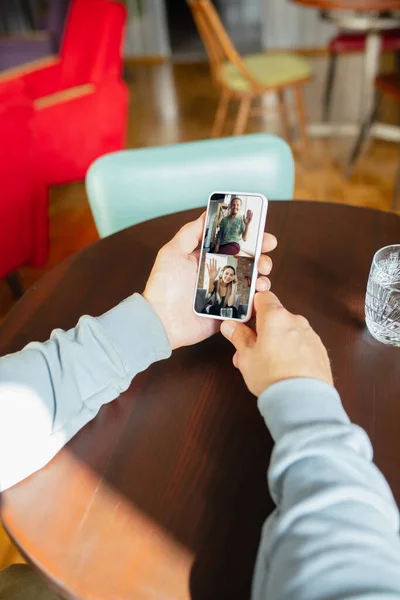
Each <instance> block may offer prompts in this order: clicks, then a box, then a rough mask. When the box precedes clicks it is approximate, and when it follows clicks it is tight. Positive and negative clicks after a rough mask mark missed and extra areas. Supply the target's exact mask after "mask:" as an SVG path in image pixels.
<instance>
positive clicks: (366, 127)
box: [346, 96, 381, 179]
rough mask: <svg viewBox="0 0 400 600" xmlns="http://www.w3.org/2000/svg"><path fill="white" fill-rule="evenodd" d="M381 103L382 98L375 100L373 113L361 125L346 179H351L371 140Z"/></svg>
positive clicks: (378, 97)
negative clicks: (370, 135)
mask: <svg viewBox="0 0 400 600" xmlns="http://www.w3.org/2000/svg"><path fill="white" fill-rule="evenodd" d="M380 103H381V97H380V96H377V97H376V99H375V104H374V106H373V109H372V111H371V113H370V114H369V115H368V117H367V118H366V119H365V121H364V123H363V124H362V125H361V128H360V133H359V135H358V138H357V140H356V143H355V144H354V147H353V150H352V151H351V154H350V158H349V160H348V163H347V167H346V177H347V178H348V179H350V177H351V174H352V172H353V169H354V165H355V164H356V162H357V160H358V158H359V157H360V154H361V153H362V151H363V150H364V147H365V143H366V142H367V140H368V138H369V134H370V132H371V128H372V125H373V124H374V123H375V121H376V119H377V117H378V113H379V108H380Z"/></svg>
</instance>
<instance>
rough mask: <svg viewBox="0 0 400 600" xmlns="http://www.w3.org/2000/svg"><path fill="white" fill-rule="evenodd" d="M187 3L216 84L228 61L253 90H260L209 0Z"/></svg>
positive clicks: (188, 0) (191, 0) (192, 0)
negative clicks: (222, 68)
mask: <svg viewBox="0 0 400 600" xmlns="http://www.w3.org/2000/svg"><path fill="white" fill-rule="evenodd" d="M187 3H188V4H189V7H190V9H191V11H192V14H193V18H194V20H195V23H196V26H197V29H198V31H199V34H200V37H201V39H202V40H203V44H204V46H205V49H206V52H207V56H208V59H209V62H210V68H211V73H212V75H213V77H214V79H215V81H216V83H217V84H221V74H222V70H221V67H222V66H223V65H224V63H225V62H226V61H229V62H230V63H232V64H233V65H234V66H235V67H236V68H237V70H238V71H239V73H240V74H241V75H242V76H243V77H244V78H245V79H246V80H247V81H248V82H249V83H250V84H251V85H252V87H253V88H256V89H257V90H258V89H261V88H260V83H259V81H257V79H256V78H255V77H254V76H253V74H252V73H251V71H249V69H248V68H247V66H246V64H245V63H244V62H243V60H242V58H241V56H240V54H239V53H238V51H237V50H236V48H235V46H234V45H233V43H232V40H231V39H230V37H229V35H228V32H227V31H226V29H225V27H224V26H223V24H222V21H221V19H220V17H219V15H218V13H217V11H216V10H215V8H214V5H213V4H212V2H211V0H187Z"/></svg>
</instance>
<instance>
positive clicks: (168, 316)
mask: <svg viewBox="0 0 400 600" xmlns="http://www.w3.org/2000/svg"><path fill="white" fill-rule="evenodd" d="M204 223H205V213H204V214H203V215H201V217H200V218H199V219H197V221H193V222H191V223H188V224H187V225H185V226H184V227H182V229H181V230H180V231H178V233H177V234H176V236H175V237H174V238H173V239H172V240H171V241H170V242H168V244H166V245H165V246H164V247H163V248H161V250H160V251H159V253H158V256H157V259H156V262H155V263H154V267H153V270H152V271H151V274H150V277H149V280H148V282H147V285H146V289H145V291H144V293H143V296H144V297H145V298H146V300H147V301H148V302H149V303H150V304H151V306H152V307H153V308H154V310H155V311H156V313H157V314H158V316H159V317H160V319H161V321H162V323H163V325H164V327H165V330H166V332H167V335H168V338H169V341H170V343H171V347H172V349H175V348H179V347H180V346H190V345H191V344H196V343H197V342H201V341H202V340H205V339H206V338H208V337H210V336H211V335H213V334H214V333H216V332H217V331H218V329H219V323H218V321H216V320H213V319H203V318H202V317H197V316H196V315H195V314H194V312H193V297H194V292H195V286H196V278H197V269H198V266H199V265H198V252H195V250H196V248H197V246H198V245H199V243H200V242H201V239H202V236H203V229H204ZM276 245H277V240H276V238H275V237H274V236H273V235H271V234H268V233H265V234H264V240H263V246H262V251H263V252H270V251H271V250H273V249H274V248H275V247H276ZM271 270H272V261H271V259H270V258H269V257H268V256H261V257H260V260H259V262H258V271H259V273H261V277H259V278H258V280H257V286H256V288H257V290H258V291H265V290H269V289H270V287H271V283H270V281H269V279H268V277H267V276H268V275H269V274H270V272H271Z"/></svg>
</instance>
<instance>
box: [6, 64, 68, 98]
mask: <svg viewBox="0 0 400 600" xmlns="http://www.w3.org/2000/svg"><path fill="white" fill-rule="evenodd" d="M60 64H61V63H60V58H59V57H58V56H47V57H46V58H41V59H38V60H34V61H32V62H29V63H25V64H24V65H21V66H19V67H13V68H12V69H6V70H5V71H1V72H0V85H1V84H2V83H6V82H9V81H12V80H22V81H23V82H24V84H25V86H26V90H27V93H28V94H29V96H31V98H38V97H40V96H44V95H47V94H49V93H51V92H53V91H55V90H57V89H58V85H59V73H60Z"/></svg>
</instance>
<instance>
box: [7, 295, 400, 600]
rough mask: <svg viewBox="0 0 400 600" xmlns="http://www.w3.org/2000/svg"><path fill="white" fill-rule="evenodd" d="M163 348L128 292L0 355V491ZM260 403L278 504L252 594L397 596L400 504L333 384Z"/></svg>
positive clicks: (276, 389) (165, 353)
mask: <svg viewBox="0 0 400 600" xmlns="http://www.w3.org/2000/svg"><path fill="white" fill-rule="evenodd" d="M170 354H171V349H170V346H169V343H168V339H167V336H166V334H165V331H164V329H163V326H162V324H161V322H160V321H159V319H158V317H157V315H156V314H155V313H154V312H153V310H152V309H151V307H150V306H149V305H148V304H147V303H146V301H145V300H144V299H143V298H142V297H141V296H139V295H134V296H132V297H131V298H129V299H128V300H125V302H122V303H121V304H120V305H119V306H117V307H116V308H114V309H113V310H111V311H109V312H108V313H106V314H105V315H103V316H101V317H99V318H97V319H95V318H92V317H82V319H81V320H80V321H79V324H78V325H77V327H76V328H75V329H71V330H70V331H67V332H64V331H61V330H56V331H54V332H53V334H52V336H51V338H50V340H49V341H48V342H46V343H44V344H39V343H32V344H29V345H28V346H27V347H26V348H25V349H24V350H22V351H21V352H19V353H16V354H13V355H9V356H6V357H4V358H2V359H0V491H1V490H5V489H7V488H8V487H10V486H12V485H14V484H15V483H17V482H18V481H21V480H22V479H24V478H25V477H27V476H28V475H30V474H31V473H33V472H35V471H37V470H38V469H41V468H42V467H43V466H44V465H46V464H47V463H48V462H49V461H50V460H51V459H52V458H53V456H54V455H55V454H56V453H57V452H58V451H59V450H60V449H61V448H62V447H63V446H64V445H65V444H66V442H68V440H70V439H71V438H72V437H73V436H74V435H75V434H76V433H77V431H79V430H80V429H81V428H82V427H83V426H84V425H85V424H86V423H88V422H89V421H90V420H91V419H93V418H94V417H95V416H96V414H97V413H98V411H99V410H100V408H101V406H102V405H103V404H106V403H107V402H111V401H112V400H114V399H115V398H116V397H117V396H118V395H119V394H120V393H121V392H123V391H124V390H126V389H127V388H128V387H129V385H130V382H131V381H132V378H133V377H134V376H135V375H136V374H137V373H139V372H140V371H143V370H144V369H146V368H147V367H148V366H149V365H150V364H151V363H153V362H155V361H157V360H161V359H165V358H168V357H169V356H170ZM258 406H259V409H260V412H261V414H262V416H263V418H264V420H265V423H266V425H267V427H268V428H269V430H270V432H271V434H272V436H273V438H274V441H275V448H274V451H273V454H272V457H271V462H270V465H269V469H268V485H269V489H270V492H271V495H272V498H273V499H274V501H275V504H276V510H275V512H274V513H273V514H272V515H271V516H270V517H269V518H268V519H267V521H266V523H265V525H264V528H263V532H262V536H261V543H260V549H259V554H258V559H257V564H256V566H255V572H254V581H253V593H252V597H253V599H254V600H261V599H268V600H274V599H279V600H284V599H289V598H290V599H293V600H303V599H304V600H314V599H315V600H317V599H318V600H322V599H324V600H339V599H340V600H343V599H345V598H347V599H351V600H361V599H362V600H377V599H379V600H383V599H385V600H389V599H394V598H397V599H398V598H400V541H399V536H398V533H399V515H398V510H397V507H396V504H395V502H394V500H393V496H392V494H391V491H390V489H389V487H388V485H387V483H386V481H385V479H384V478H383V476H382V475H381V473H380V472H379V471H378V469H377V468H376V467H375V466H374V465H373V464H372V448H371V444H370V441H369V439H368V437H367V435H366V433H365V432H364V431H363V430H362V429H360V428H359V427H357V426H356V425H352V424H351V423H350V421H349V419H348V417H347V415H346V413H345V411H344V409H343V407H342V404H341V401H340V398H339V395H338V394H337V392H336V390H335V389H334V388H333V387H331V386H329V385H327V384H325V383H322V382H320V381H317V380H312V379H291V380H288V381H284V382H281V383H278V384H275V385H273V386H272V387H270V388H269V389H267V390H266V391H265V392H264V393H263V394H262V395H261V396H260V398H259V400H258ZM399 458H400V457H399Z"/></svg>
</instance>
